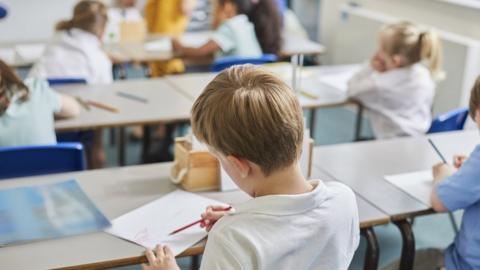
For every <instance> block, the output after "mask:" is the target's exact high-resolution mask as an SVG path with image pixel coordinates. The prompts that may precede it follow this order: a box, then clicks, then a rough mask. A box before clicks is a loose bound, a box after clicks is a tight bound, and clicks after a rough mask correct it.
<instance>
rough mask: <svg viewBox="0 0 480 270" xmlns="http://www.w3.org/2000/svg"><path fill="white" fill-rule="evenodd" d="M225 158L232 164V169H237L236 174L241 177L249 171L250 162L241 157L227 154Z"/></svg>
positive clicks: (245, 175)
mask: <svg viewBox="0 0 480 270" xmlns="http://www.w3.org/2000/svg"><path fill="white" fill-rule="evenodd" d="M227 160H228V161H229V162H230V164H232V167H233V169H234V170H236V171H237V173H238V175H240V176H241V177H242V178H245V177H247V176H248V174H249V173H250V170H251V167H250V162H248V160H246V159H243V158H238V157H235V156H227Z"/></svg>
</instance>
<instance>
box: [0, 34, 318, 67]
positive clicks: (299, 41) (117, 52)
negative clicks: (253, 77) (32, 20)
mask: <svg viewBox="0 0 480 270" xmlns="http://www.w3.org/2000/svg"><path fill="white" fill-rule="evenodd" d="M210 34H211V32H209V31H205V32H197V33H196V32H192V33H187V35H189V36H192V37H193V36H196V37H198V38H201V39H205V37H203V36H209V35H210ZM165 37H166V36H163V35H151V36H149V37H147V40H146V42H148V41H153V40H155V39H159V38H165ZM189 39H191V38H189ZM47 42H48V41H45V40H38V41H31V42H5V43H1V44H0V49H1V48H3V49H7V48H13V47H15V46H16V45H22V44H29V43H42V44H46V43H47ZM146 42H131V43H109V44H105V45H104V50H105V51H106V53H107V54H108V55H110V56H111V57H112V58H114V59H115V60H116V61H117V62H150V61H167V60H170V59H172V58H174V55H173V54H172V52H171V51H170V50H157V51H152V50H146V49H145V43H146ZM324 52H325V47H324V46H323V45H322V44H320V43H317V42H315V41H312V40H308V39H305V38H303V37H301V38H299V37H296V36H293V35H285V36H284V38H283V46H282V50H281V52H280V55H281V56H282V57H289V56H292V55H296V54H304V55H312V54H322V53H324ZM35 61H36V60H30V61H24V60H22V59H21V58H19V57H17V56H16V57H15V58H14V59H13V61H8V63H7V64H9V65H10V66H13V67H24V66H31V65H33V64H34V62H35Z"/></svg>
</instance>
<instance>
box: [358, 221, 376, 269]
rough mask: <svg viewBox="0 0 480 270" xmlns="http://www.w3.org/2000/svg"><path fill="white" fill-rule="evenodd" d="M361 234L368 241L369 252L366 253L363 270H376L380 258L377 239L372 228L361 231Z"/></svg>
mask: <svg viewBox="0 0 480 270" xmlns="http://www.w3.org/2000/svg"><path fill="white" fill-rule="evenodd" d="M361 234H362V235H363V237H365V239H366V240H367V251H366V253H365V262H364V264H363V269H365V270H376V269H378V260H379V256H380V249H379V246H378V242H377V237H376V236H375V232H374V231H373V228H372V227H369V228H364V229H362V230H361Z"/></svg>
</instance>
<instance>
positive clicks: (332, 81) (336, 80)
mask: <svg viewBox="0 0 480 270" xmlns="http://www.w3.org/2000/svg"><path fill="white" fill-rule="evenodd" d="M356 72H357V69H356V68H351V69H345V70H343V71H340V72H332V73H326V74H322V75H320V76H318V78H317V80H318V81H319V82H321V83H323V84H326V85H328V86H331V87H333V88H335V89H338V90H341V91H342V92H347V89H348V81H349V80H350V79H351V78H352V77H353V75H355V73H356Z"/></svg>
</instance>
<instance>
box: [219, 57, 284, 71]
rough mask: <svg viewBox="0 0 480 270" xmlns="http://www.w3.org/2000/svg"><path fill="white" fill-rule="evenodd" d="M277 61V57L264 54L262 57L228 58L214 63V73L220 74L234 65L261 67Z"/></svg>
mask: <svg viewBox="0 0 480 270" xmlns="http://www.w3.org/2000/svg"><path fill="white" fill-rule="evenodd" d="M275 61H277V56H276V55H274V54H263V55H262V56H260V57H239V56H227V57H222V58H219V59H217V60H215V62H213V66H212V71H215V72H219V71H222V70H224V69H226V68H229V67H231V66H234V65H243V64H254V65H261V64H267V63H273V62H275Z"/></svg>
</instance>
